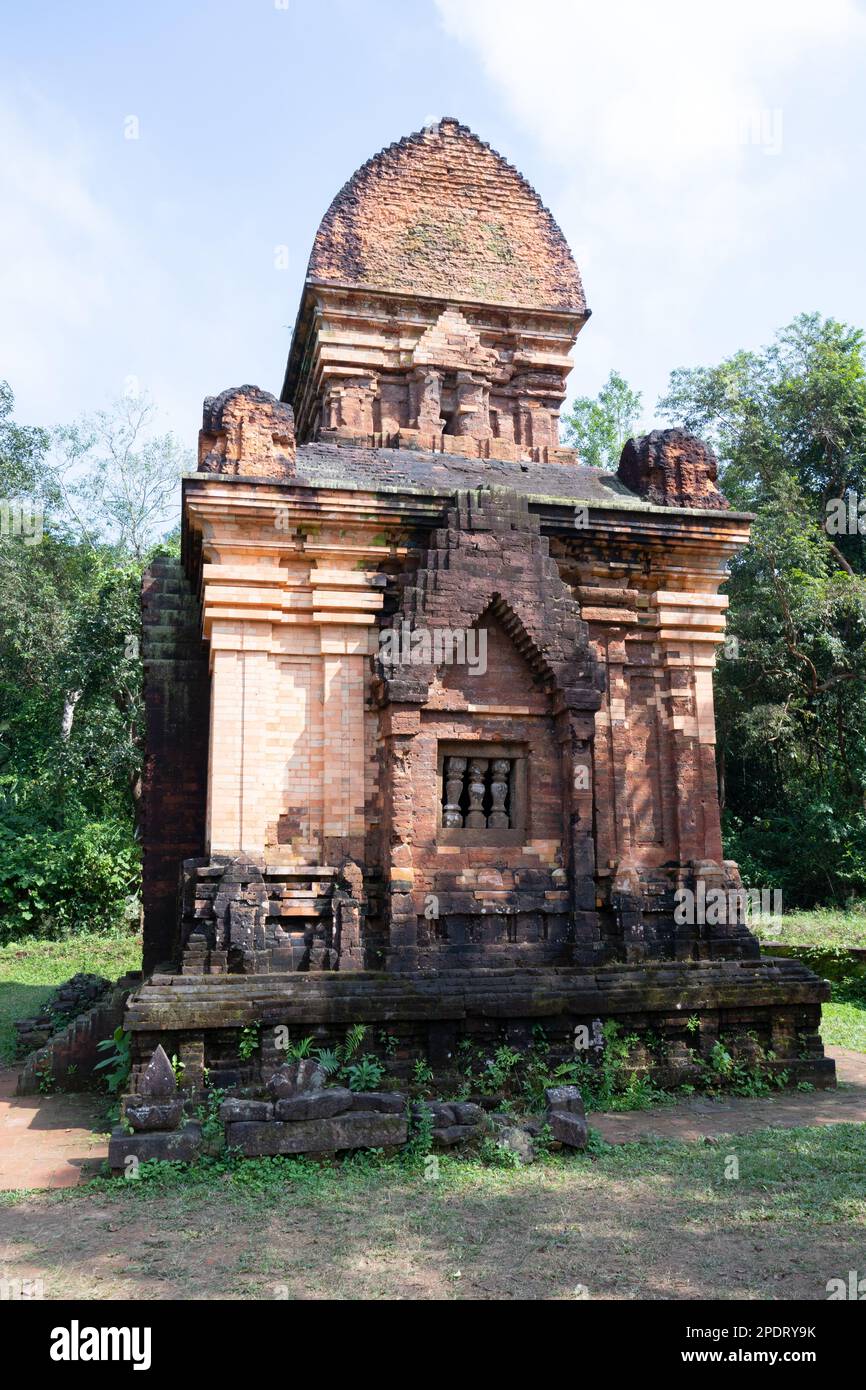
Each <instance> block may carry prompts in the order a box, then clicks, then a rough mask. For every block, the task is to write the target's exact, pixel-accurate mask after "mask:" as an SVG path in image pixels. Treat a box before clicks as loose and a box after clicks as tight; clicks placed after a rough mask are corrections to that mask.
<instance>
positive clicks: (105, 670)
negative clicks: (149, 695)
mask: <svg viewBox="0 0 866 1390" xmlns="http://www.w3.org/2000/svg"><path fill="white" fill-rule="evenodd" d="M12 407H13V401H12V393H11V391H10V390H9V388H8V386H6V385H5V384H0V502H2V501H3V499H4V498H5V499H6V500H7V503H8V501H9V499H14V500H15V502H16V504H25V503H26V504H27V505H28V506H30V507H31V508H41V509H44V521H43V525H42V528H41V538H38V540H36V541H34V539H33V537H32V536H31V537H30V539H29V540H25V539H24V538H23V537H22V535H21V534H14V533H13V532H12V531H11V530H10V528H9V527H8V526H7V527H6V528H5V533H4V534H2V535H0V940H8V939H14V938H15V937H16V936H17V935H19V934H22V933H30V932H36V933H41V934H43V935H59V934H64V933H66V932H70V931H75V930H79V929H81V928H84V927H88V928H90V929H92V928H93V926H95V925H96V926H98V925H105V926H108V925H111V923H112V922H114V921H117V920H118V918H119V916H120V915H121V914H122V912H123V908H124V901H125V900H127V901H128V900H129V899H130V897H131V895H133V894H134V893H136V891H137V886H138V878H139V851H138V846H137V843H136V823H137V806H138V798H139V791H140V772H141V756H142V720H143V711H142V699H141V682H142V667H141V659H140V655H139V641H140V616H139V591H140V585H141V574H142V570H143V568H144V566H145V564H146V563H147V561H148V560H149V558H150V555H151V554H152V553H154V549H155V548H158V549H164V548H166V546H165V544H164V543H163V542H160V541H158V539H157V538H158V537H159V535H160V532H161V531H162V530H164V527H165V524H166V523H167V520H168V517H169V516H170V514H171V500H176V496H177V489H178V479H179V473H180V464H181V463H182V461H183V460H182V456H181V455H180V454H179V452H178V451H177V448H176V446H175V445H174V443H173V441H171V440H170V439H168V442H166V441H167V437H166V436H162V437H159V436H156V442H155V443H154V435H153V433H152V410H151V408H150V407H149V405H148V406H147V409H146V410H145V409H144V407H143V403H141V402H140V403H139V405H138V406H137V407H135V412H136V413H135V414H133V415H130V414H129V412H128V410H127V407H126V406H124V405H121V407H120V408H119V410H118V411H117V412H107V413H106V414H104V415H103V416H102V417H101V425H100V430H99V431H96V430H92V429H89V428H87V427H85V425H83V424H79V425H78V426H75V427H73V428H70V429H69V430H62V431H57V432H55V433H54V434H53V435H51V434H49V432H47V431H45V430H40V429H38V428H33V427H26V426H22V425H18V424H16V423H15V422H14V420H13V413H12ZM129 410H130V411H131V410H132V406H130V407H129ZM31 542H33V543H31ZM174 545H175V548H176V540H175V543H174Z"/></svg>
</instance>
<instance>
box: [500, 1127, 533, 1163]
mask: <svg viewBox="0 0 866 1390" xmlns="http://www.w3.org/2000/svg"><path fill="white" fill-rule="evenodd" d="M496 1142H497V1144H498V1145H499V1147H500V1148H501V1149H509V1150H510V1152H511V1153H513V1154H516V1155H517V1157H518V1158H519V1159H520V1162H521V1163H532V1162H533V1161H534V1159H535V1146H534V1144H533V1142H532V1136H531V1135H529V1134H527V1133H526V1130H525V1129H519V1128H518V1126H517V1125H509V1126H508V1127H507V1128H506V1129H502V1130H500V1132H499V1134H498V1135H497V1136H496Z"/></svg>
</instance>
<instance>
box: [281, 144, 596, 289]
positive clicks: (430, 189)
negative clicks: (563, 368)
mask: <svg viewBox="0 0 866 1390" xmlns="http://www.w3.org/2000/svg"><path fill="white" fill-rule="evenodd" d="M446 190H447V193H446V195H445V196H443V193H445V191H446ZM307 274H308V276H309V278H311V279H314V280H330V281H333V282H335V283H337V284H351V285H358V286H367V287H368V288H370V289H376V290H389V291H391V292H392V293H401V294H425V295H433V296H435V297H437V298H438V297H441V296H442V295H446V296H447V297H448V298H449V299H468V300H475V301H481V302H483V303H486V304H507V305H512V306H520V307H523V308H531V309H559V310H570V311H572V312H573V311H577V312H583V311H585V309H586V301H585V299H584V294H583V286H582V285H581V281H580V274H579V272H578V269H577V266H576V265H575V263H574V260H573V258H572V255H571V252H570V250H569V248H568V244H567V243H566V240H565V238H564V237H563V235H562V232H561V231H560V230H559V228H558V227H557V225H556V223H555V222H554V220H553V218H552V217H551V215H550V213H549V212H548V211H547V208H545V207H544V205H543V203H542V202H541V199H540V198H539V197H538V194H537V193H536V192H535V190H534V189H533V188H532V187H531V186H530V185H529V184H528V183H527V182H526V180H525V179H524V178H523V177H522V176H521V175H520V174H519V173H518V172H517V170H516V169H515V168H514V167H513V166H512V165H511V164H509V163H508V162H507V161H506V160H505V159H503V158H502V156H501V155H499V154H497V153H496V151H495V150H492V149H491V148H490V146H489V145H486V144H484V143H483V142H482V141H481V140H479V139H478V138H477V136H475V135H473V134H472V132H471V131H470V130H469V129H468V128H467V127H466V126H463V125H460V123H459V122H458V121H455V120H451V119H444V120H442V121H439V122H438V124H436V125H434V126H430V127H429V128H428V129H426V130H422V131H419V132H418V133H417V134H415V135H410V136H407V137H406V138H404V139H403V140H399V141H397V143H396V144H393V145H389V146H388V148H387V149H385V150H382V151H381V152H380V153H379V154H377V155H375V156H374V157H373V158H372V159H370V160H368V161H367V163H366V164H365V165H363V167H362V168H360V169H359V170H358V171H357V173H356V174H353V175H352V177H351V179H350V180H349V181H348V183H347V184H346V185H345V186H344V187H343V188H342V189H341V190H340V192H339V193H338V194H337V196H336V198H335V199H334V201H333V203H332V204H331V206H330V208H329V209H328V211H327V213H326V214H325V216H324V218H323V220H322V225H321V226H320V228H319V231H318V234H317V236H316V240H315V242H314V244H313V252H312V255H311V256H310V264H309V269H308V271H307Z"/></svg>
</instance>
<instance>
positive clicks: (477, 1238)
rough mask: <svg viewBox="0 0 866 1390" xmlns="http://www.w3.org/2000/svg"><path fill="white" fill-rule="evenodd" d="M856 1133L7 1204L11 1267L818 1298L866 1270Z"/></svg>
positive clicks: (5, 1251)
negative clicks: (734, 1172)
mask: <svg viewBox="0 0 866 1390" xmlns="http://www.w3.org/2000/svg"><path fill="white" fill-rule="evenodd" d="M864 1132H866V1131H864V1127H863V1126H862V1125H835V1126H828V1127H825V1128H814V1129H808V1130H803V1129H794V1130H784V1131H768V1130H765V1131H762V1132H760V1133H759V1134H757V1135H746V1136H740V1137H738V1138H736V1139H731V1140H725V1141H722V1142H718V1141H715V1142H710V1143H707V1142H701V1143H681V1142H678V1141H654V1140H648V1141H644V1142H642V1143H637V1144H627V1145H621V1146H618V1147H610V1148H602V1150H601V1151H600V1152H599V1153H597V1154H596V1155H595V1156H593V1157H587V1156H582V1157H577V1156H569V1157H568V1158H567V1159H562V1160H559V1161H551V1160H548V1161H547V1162H545V1163H543V1164H542V1163H539V1164H536V1165H533V1166H532V1167H529V1168H524V1169H519V1170H517V1171H510V1170H501V1169H489V1168H483V1167H481V1166H480V1165H479V1164H477V1163H475V1164H472V1163H469V1162H468V1161H466V1160H449V1159H446V1160H443V1162H442V1164H441V1167H440V1173H439V1177H438V1180H437V1179H435V1178H434V1180H428V1178H425V1176H424V1173H423V1172H421V1171H419V1172H417V1173H406V1172H404V1171H401V1170H399V1169H397V1168H396V1167H395V1166H394V1165H391V1166H390V1167H388V1168H387V1169H384V1170H383V1169H381V1168H380V1169H377V1168H376V1167H375V1165H371V1164H369V1163H368V1164H366V1165H363V1164H362V1165H356V1166H350V1167H349V1168H346V1167H340V1168H335V1169H334V1170H332V1171H331V1172H329V1173H326V1174H324V1175H323V1174H322V1172H321V1170H307V1169H304V1168H301V1169H299V1170H297V1176H296V1177H293V1176H291V1175H290V1174H291V1172H292V1170H291V1168H289V1169H287V1170H286V1173H287V1174H289V1176H287V1177H282V1178H281V1179H280V1181H279V1182H278V1183H274V1182H273V1181H271V1180H268V1181H265V1182H264V1183H263V1184H261V1185H256V1182H255V1180H254V1177H246V1176H245V1177H244V1179H243V1180H242V1181H241V1182H240V1183H239V1182H238V1180H237V1178H236V1177H234V1176H232V1175H231V1174H228V1173H222V1174H220V1173H217V1174H215V1175H213V1176H212V1177H211V1178H210V1180H209V1182H208V1183H207V1184H204V1183H202V1184H200V1185H198V1186H189V1185H176V1184H174V1185H171V1184H170V1185H168V1186H165V1187H159V1186H156V1185H153V1186H151V1185H150V1183H149V1182H148V1183H147V1184H146V1185H145V1184H144V1183H139V1184H136V1185H135V1189H136V1190H134V1191H133V1190H131V1186H132V1185H130V1184H126V1185H125V1186H123V1185H121V1186H119V1187H114V1188H111V1189H109V1188H102V1189H101V1190H100V1189H99V1188H96V1189H93V1188H90V1189H87V1188H78V1189H73V1190H71V1191H69V1192H63V1193H43V1194H39V1195H36V1196H32V1197H27V1198H24V1199H19V1200H17V1201H15V1202H14V1203H12V1204H10V1205H7V1206H5V1207H4V1208H3V1209H0V1272H2V1273H3V1274H4V1276H5V1277H6V1278H18V1279H40V1280H42V1282H43V1290H44V1297H45V1298H46V1299H61V1298H79V1299H96V1300H103V1299H115V1298H129V1297H131V1298H140V1299H209V1298H220V1299H279V1298H290V1299H354V1298H362V1299H485V1300H491V1299H493V1300H508V1299H519V1300H525V1299H531V1300H534V1299H573V1298H586V1297H589V1298H604V1299H680V1298H699V1299H716V1298H721V1299H725V1298H753V1299H776V1298H784V1299H788V1298H804V1299H824V1298H826V1284H827V1280H828V1279H830V1278H834V1277H837V1276H839V1275H842V1276H843V1277H847V1271H848V1270H850V1269H864V1268H866V1162H864ZM732 1158H733V1159H736V1162H737V1165H738V1169H739V1172H738V1176H737V1177H736V1179H735V1180H730V1179H729V1176H728V1174H729V1173H730V1169H731V1160H732Z"/></svg>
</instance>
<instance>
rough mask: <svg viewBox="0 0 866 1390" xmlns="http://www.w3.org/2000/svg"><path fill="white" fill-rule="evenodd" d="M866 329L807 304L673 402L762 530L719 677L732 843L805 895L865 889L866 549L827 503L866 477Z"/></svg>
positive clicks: (747, 558) (733, 605)
mask: <svg viewBox="0 0 866 1390" xmlns="http://www.w3.org/2000/svg"><path fill="white" fill-rule="evenodd" d="M863 344H864V339H863V334H862V333H861V332H860V330H858V329H854V328H851V327H848V326H847V325H845V324H840V323H838V322H836V321H835V320H833V319H822V318H821V317H820V316H819V315H817V314H810V315H801V316H800V317H799V318H797V319H795V320H794V322H793V323H791V324H790V325H788V326H787V327H786V328H785V329H783V330H782V331H781V332H780V333H779V334H778V335H777V337H776V340H775V341H774V342H773V343H772V344H771V345H770V346H769V347H767V348H764V349H763V350H761V351H760V352H738V353H736V354H734V356H733V357H730V358H728V359H726V360H725V361H723V362H722V363H720V364H719V365H718V366H716V367H704V368H696V369H682V370H679V371H676V372H674V373H672V376H671V381H670V388H669V391H668V393H667V395H666V396H665V397H664V398H663V399H662V400H661V401H660V402H659V409H660V411H661V412H662V414H663V415H665V416H666V417H667V418H668V419H669V420H671V421H672V422H674V423H676V424H680V425H683V426H684V427H685V428H687V429H690V430H692V431H694V432H695V433H697V434H700V435H702V436H703V437H704V438H706V439H708V440H709V441H710V442H711V443H712V444H713V447H714V448H715V450H716V452H717V454H718V456H719V460H720V463H721V465H722V486H723V488H724V491H725V492H726V494H727V496H728V498H729V500H730V501H731V503H732V504H733V505H734V506H735V507H739V508H741V509H743V510H749V511H753V512H754V513H755V521H754V523H753V527H752V542H751V544H750V545H749V546H748V547H747V549H746V550H745V551H744V552H743V553H742V554H741V555H740V556H738V557H737V558H736V559H735V560H734V561H733V562H732V565H731V573H730V579H729V581H728V585H727V592H728V595H729V597H730V612H729V632H730V633H731V634H732V635H733V637H734V639H735V640H734V641H733V642H730V643H729V644H728V648H727V650H728V652H729V656H728V658H727V659H723V660H722V661H721V662H720V665H719V670H718V674H717V681H716V705H717V725H718V757H719V774H720V784H721V790H722V795H723V803H724V807H725V820H726V830H727V849H728V852H729V853H730V854H731V857H732V858H735V859H738V860H739V862H740V864H741V868H743V870H744V874H745V875H747V876H748V878H749V879H750V881H751V882H752V883H754V884H760V885H767V886H779V887H782V888H783V889H784V890H786V892H787V896H788V900H789V902H790V903H792V904H793V903H795V902H797V901H799V902H803V903H806V904H809V903H813V902H816V901H819V900H821V899H824V898H828V897H830V898H834V899H843V898H845V897H846V896H848V895H850V894H852V893H856V894H862V893H863V892H866V812H864V791H866V578H864V574H866V551H864V538H863V536H862V535H860V534H859V533H855V534H851V535H841V536H836V535H829V534H828V532H827V529H826V525H825V523H826V518H827V508H828V504H829V503H830V502H831V499H833V498H834V497H839V496H841V495H843V494H845V492H846V491H847V490H855V491H857V492H862V491H863V490H864V485H866V470H864V462H866V364H864V351H863Z"/></svg>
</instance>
